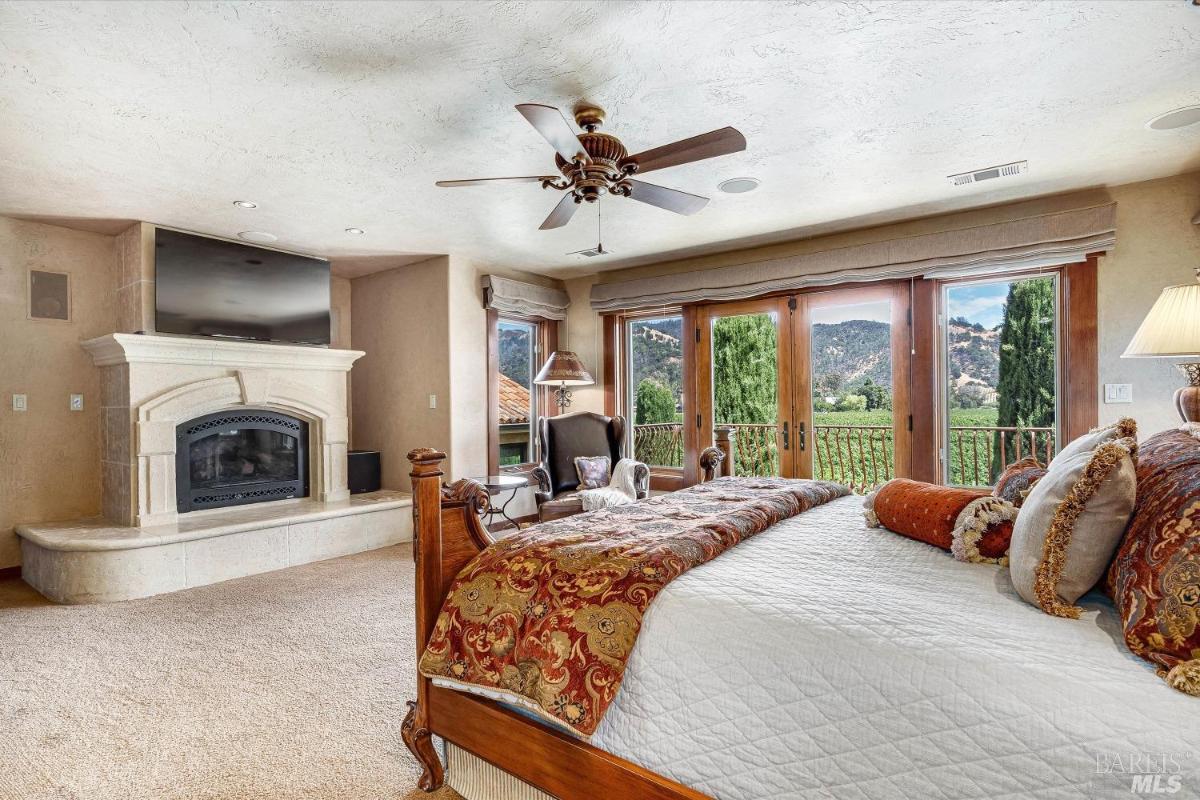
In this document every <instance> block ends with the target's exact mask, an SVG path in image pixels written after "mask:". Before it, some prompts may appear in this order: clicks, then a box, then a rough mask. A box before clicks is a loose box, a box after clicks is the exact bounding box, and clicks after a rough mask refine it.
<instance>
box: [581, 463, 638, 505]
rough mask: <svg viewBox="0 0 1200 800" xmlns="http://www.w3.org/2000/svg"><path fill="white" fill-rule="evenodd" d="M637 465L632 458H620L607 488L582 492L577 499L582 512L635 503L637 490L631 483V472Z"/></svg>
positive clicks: (602, 487)
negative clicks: (580, 501)
mask: <svg viewBox="0 0 1200 800" xmlns="http://www.w3.org/2000/svg"><path fill="white" fill-rule="evenodd" d="M637 463H638V462H636V461H634V460H633V459H632V458H622V459H621V460H620V461H618V462H617V466H616V468H615V469H613V474H612V477H611V478H609V479H608V486H601V487H600V488H599V489H584V490H582V491H581V492H580V493H579V499H580V500H582V501H583V510H584V511H599V510H600V509H602V508H613V507H614V506H627V505H629V504H630V503H635V502H637V489H636V488H634V483H633V470H634V468H635V467H636V466H637Z"/></svg>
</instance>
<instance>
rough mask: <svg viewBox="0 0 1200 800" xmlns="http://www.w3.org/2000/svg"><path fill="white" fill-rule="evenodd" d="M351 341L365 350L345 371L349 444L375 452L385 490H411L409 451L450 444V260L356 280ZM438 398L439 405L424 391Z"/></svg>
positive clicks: (427, 262)
mask: <svg viewBox="0 0 1200 800" xmlns="http://www.w3.org/2000/svg"><path fill="white" fill-rule="evenodd" d="M350 284H351V306H352V308H353V309H354V312H353V314H352V316H351V341H353V342H354V347H355V349H356V350H363V351H365V352H366V355H365V356H363V357H362V358H360V359H359V360H358V361H357V362H356V363H355V365H354V369H352V370H351V371H350V382H351V387H352V400H353V405H352V411H351V418H352V419H353V420H354V439H353V444H354V447H355V448H356V449H360V450H378V451H380V458H381V460H382V470H383V485H384V487H385V488H392V489H408V488H409V487H410V485H411V484H410V482H409V479H408V470H409V466H408V461H407V459H406V458H405V456H406V455H407V453H408V451H409V450H411V449H413V448H415V447H434V448H439V449H443V450H448V449H449V448H450V410H451V408H450V405H449V394H450V365H449V357H448V356H449V349H448V346H447V342H448V338H449V337H448V329H447V324H446V319H447V298H448V296H449V259H448V258H447V257H445V256H438V257H436V258H431V259H429V260H427V261H422V262H420V263H417V264H411V265H408V266H404V267H399V268H397V269H392V270H387V271H385V272H377V273H374V274H372V275H366V276H363V277H361V278H355V279H354V280H353V281H351V282H350ZM431 394H435V395H437V406H438V407H437V408H436V409H431V408H430V407H429V395H431Z"/></svg>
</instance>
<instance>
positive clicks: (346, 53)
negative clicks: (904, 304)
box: [0, 0, 1200, 276]
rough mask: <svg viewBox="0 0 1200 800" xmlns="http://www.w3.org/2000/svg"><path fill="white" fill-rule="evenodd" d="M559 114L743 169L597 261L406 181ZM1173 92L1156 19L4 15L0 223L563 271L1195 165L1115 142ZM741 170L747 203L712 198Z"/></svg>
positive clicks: (510, 166) (1152, 141)
mask: <svg viewBox="0 0 1200 800" xmlns="http://www.w3.org/2000/svg"><path fill="white" fill-rule="evenodd" d="M580 100H589V101H591V102H594V103H598V104H600V105H602V106H603V107H605V108H606V109H607V111H608V114H609V122H608V125H607V126H606V128H605V130H606V131H607V132H609V133H613V134H616V135H618V136H620V137H621V138H622V139H623V140H624V142H625V143H626V145H627V146H628V147H629V149H630V151H631V152H636V151H638V150H641V149H645V148H647V147H652V146H656V145H660V144H664V143H666V142H669V141H673V140H675V139H679V138H683V137H686V136H691V135H694V134H697V133H701V132H704V131H708V130H712V129H714V128H719V127H722V126H725V125H733V126H735V127H737V128H739V129H740V130H741V131H742V132H743V133H744V134H745V135H746V138H747V140H748V143H749V145H748V149H747V150H746V152H744V153H740V154H736V155H733V156H726V157H724V158H720V159H715V160H712V161H707V162H702V163H699V164H693V165H689V166H685V167H677V168H674V169H670V170H663V171H662V172H658V173H653V175H652V176H647V180H653V181H654V182H658V183H662V184H664V185H667V186H671V187H674V188H678V189H683V190H686V191H689V192H693V193H698V194H705V195H708V196H710V197H712V198H713V201H712V203H710V204H709V206H708V207H707V208H706V209H704V210H703V211H702V212H700V213H699V214H698V215H696V216H694V217H690V218H686V217H680V216H676V215H674V214H671V213H669V212H666V211H662V210H659V209H656V208H652V207H649V206H645V205H642V204H640V203H636V202H634V201H632V200H628V199H624V198H612V199H609V200H607V201H604V202H603V203H602V205H603V209H604V220H605V233H604V244H605V246H606V247H607V248H609V249H611V250H613V251H615V253H616V255H615V256H610V257H607V258H594V259H584V258H582V257H580V256H567V255H565V254H566V253H567V252H569V251H573V250H579V249H582V248H585V247H588V246H590V245H593V244H595V233H596V226H595V211H594V209H592V208H586V209H584V210H582V211H581V212H580V213H579V214H577V215H576V217H575V220H574V221H573V222H572V223H571V224H570V225H569V226H567V227H566V228H563V229H560V230H556V231H539V230H538V229H537V227H538V225H539V224H540V223H541V221H542V219H543V218H544V217H545V216H546V215H547V214H548V213H549V211H550V209H551V208H552V207H553V205H554V203H555V202H556V200H557V195H556V194H553V193H551V192H549V191H544V190H542V189H540V188H539V187H538V186H537V185H532V184H531V185H504V186H494V187H479V188H466V189H439V188H436V187H434V185H433V183H434V181H435V180H438V179H441V178H471V177H484V176H492V175H530V174H540V173H545V172H548V171H550V170H552V164H553V161H552V158H553V152H552V151H551V149H550V147H549V146H548V145H547V144H546V143H545V142H544V141H543V140H542V139H541V138H539V137H538V135H537V134H536V133H535V132H534V131H533V129H532V128H530V127H529V125H528V124H527V123H526V122H525V121H524V120H523V119H522V118H521V117H520V116H519V115H518V114H517V113H516V111H514V110H513V105H514V104H516V103H521V102H538V103H548V104H551V105H557V106H560V107H562V108H563V109H564V110H569V109H570V107H571V106H572V105H573V104H574V103H575V102H577V101H580ZM1197 102H1200V7H1195V6H1193V5H1192V4H1191V3H1188V2H1185V1H1184V0H1161V1H1160V0H1149V1H1147V2H1113V3H1102V4H1097V3H1087V2H1075V1H1074V0H1071V1H1070V2H1057V1H1048V2H1007V3H983V2H973V1H970V0H968V2H929V3H926V2H808V3H795V4H784V3H769V4H758V3H749V2H711V3H700V2H691V3H682V2H674V3H673V2H645V3H615V2H613V3H565V2H564V3H518V2H503V3H500V2H497V3H395V4H384V3H352V2H343V3H312V4H306V3H259V2H253V3H195V2H193V3H165V2H164V3H158V2H154V3H141V2H119V3H106V2H89V3H68V2H55V3H50V2H45V3H4V4H0V214H15V215H34V216H47V217H56V218H66V219H78V218H98V219H101V220H107V219H145V220H150V221H153V222H159V223H162V224H166V225H171V226H175V227H180V228H187V229H192V230H198V231H202V232H208V233H214V234H220V235H226V236H229V235H234V234H236V233H237V232H238V231H241V230H264V231H269V232H271V233H274V234H276V235H277V236H278V237H279V242H278V245H279V246H282V247H288V248H292V249H296V250H300V251H304V252H310V253H314V254H318V255H322V256H327V257H333V258H335V259H337V258H338V257H341V256H355V257H356V258H355V260H354V261H352V262H349V263H351V264H353V268H352V269H353V271H355V272H357V273H362V272H365V271H369V270H371V269H375V268H378V267H381V266H387V265H388V264H389V263H391V262H389V259H387V258H381V256H387V255H388V254H403V255H404V256H405V258H406V259H407V260H408V261H412V260H415V259H417V258H420V257H421V254H432V253H455V254H460V255H462V256H465V257H467V258H470V259H472V260H473V261H475V262H476V263H478V264H480V265H484V266H504V267H509V268H519V269H527V270H535V271H541V272H547V273H549V274H555V275H560V276H565V275H570V274H583V273H587V272H593V271H596V270H598V269H608V268H613V267H618V266H627V265H630V264H635V263H643V262H647V261H652V260H657V259H658V258H661V257H662V256H663V254H667V253H671V254H682V253H685V252H686V253H689V254H690V253H694V252H700V251H705V250H719V249H727V248H729V247H731V246H733V244H734V243H735V242H736V243H738V244H746V243H760V242H766V241H775V240H780V239H785V238H795V237H798V236H804V235H811V234H814V233H819V232H824V231H828V230H832V229H838V228H849V227H858V226H861V225H866V224H873V223H878V222H884V221H889V220H892V219H898V218H901V217H906V216H914V215H920V214H928V213H935V212H940V211H947V210H952V209H957V208H964V207H968V206H978V205H983V204H987V203H994V202H998V201H1002V200H1008V199H1012V198H1016V197H1027V196H1031V195H1039V194H1046V193H1050V192H1056V191H1062V190H1069V189H1076V188H1081V187H1087V186H1096V185H1100V184H1115V183H1124V182H1128V181H1134V180H1140V179H1145V178H1151V177H1156V176H1161V175H1168V174H1175V173H1179V172H1184V171H1187V170H1190V169H1197V168H1200V126H1192V127H1191V128H1184V129H1180V130H1176V131H1166V132H1154V131H1148V130H1146V129H1145V127H1144V123H1145V122H1146V121H1147V120H1149V119H1150V118H1151V117H1153V116H1155V115H1156V114H1159V113H1162V112H1164V111H1167V110H1170V109H1172V108H1176V107H1178V106H1182V105H1187V104H1191V103H1197ZM1019 159H1028V160H1029V165H1030V170H1029V173H1028V174H1027V175H1024V176H1020V177H1018V178H1013V179H1005V180H1003V181H996V182H995V183H985V184H981V185H978V186H969V187H962V188H953V187H951V186H950V185H949V182H948V181H947V180H946V178H945V176H946V175H949V174H951V173H955V172H961V171H964V170H968V169H972V168H978V167H986V166H991V165H994V164H999V163H1003V162H1007V161H1015V160H1019ZM741 175H752V176H756V177H758V178H760V179H762V182H763V183H762V186H761V188H759V189H758V190H757V191H755V192H753V193H750V194H744V195H725V194H721V193H719V192H717V191H716V184H717V183H718V182H719V181H721V180H724V179H726V178H731V177H735V176H741ZM236 199H248V200H254V201H256V202H258V203H259V204H260V207H259V208H258V209H257V210H253V211H245V210H240V209H236V208H234V207H233V206H232V205H231V202H232V201H233V200H236ZM350 226H357V227H360V228H364V229H366V231H367V233H366V235H365V236H351V235H349V234H346V233H344V229H345V228H346V227H350Z"/></svg>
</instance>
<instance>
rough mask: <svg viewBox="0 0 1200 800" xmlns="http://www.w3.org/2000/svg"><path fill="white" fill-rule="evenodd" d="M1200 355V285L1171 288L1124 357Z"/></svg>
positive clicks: (1145, 320)
mask: <svg viewBox="0 0 1200 800" xmlns="http://www.w3.org/2000/svg"><path fill="white" fill-rule="evenodd" d="M1156 356H1157V357H1169V356H1175V357H1181V356H1182V357H1195V356H1200V283H1191V284H1186V285H1184V286H1168V287H1167V288H1166V289H1163V291H1162V294H1161V295H1159V296H1158V300H1156V301H1154V306H1153V307H1152V308H1151V309H1150V313H1149V314H1147V315H1146V319H1144V320H1142V325H1141V327H1140V328H1138V330H1137V333H1135V334H1134V335H1133V341H1131V342H1130V343H1129V346H1128V347H1126V348H1125V352H1124V353H1122V354H1121V357H1122V358H1150V357H1156Z"/></svg>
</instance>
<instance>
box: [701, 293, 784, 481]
mask: <svg viewBox="0 0 1200 800" xmlns="http://www.w3.org/2000/svg"><path fill="white" fill-rule="evenodd" d="M712 348H713V411H714V414H715V421H716V422H717V423H718V424H722V423H734V424H758V425H774V424H775V423H776V421H777V420H776V418H777V416H778V400H777V387H778V370H777V364H776V333H775V320H774V319H772V318H771V317H770V316H769V315H767V314H744V315H740V316H736V317H722V318H720V319H718V320H717V321H716V322H714V323H713V328H712ZM743 433H744V434H745V435H750V432H749V431H743ZM763 435H764V437H765V438H766V441H765V442H764V445H765V446H763V447H760V448H747V451H748V452H755V453H758V454H759V456H758V457H757V458H756V459H755V461H756V463H752V464H751V463H743V462H741V461H735V462H734V469H735V470H736V471H737V474H739V475H772V474H775V472H776V470H777V467H776V465H777V463H778V458H777V453H776V452H775V436H774V435H770V434H769V433H766V432H764V433H763ZM747 451H743V452H747Z"/></svg>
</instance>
